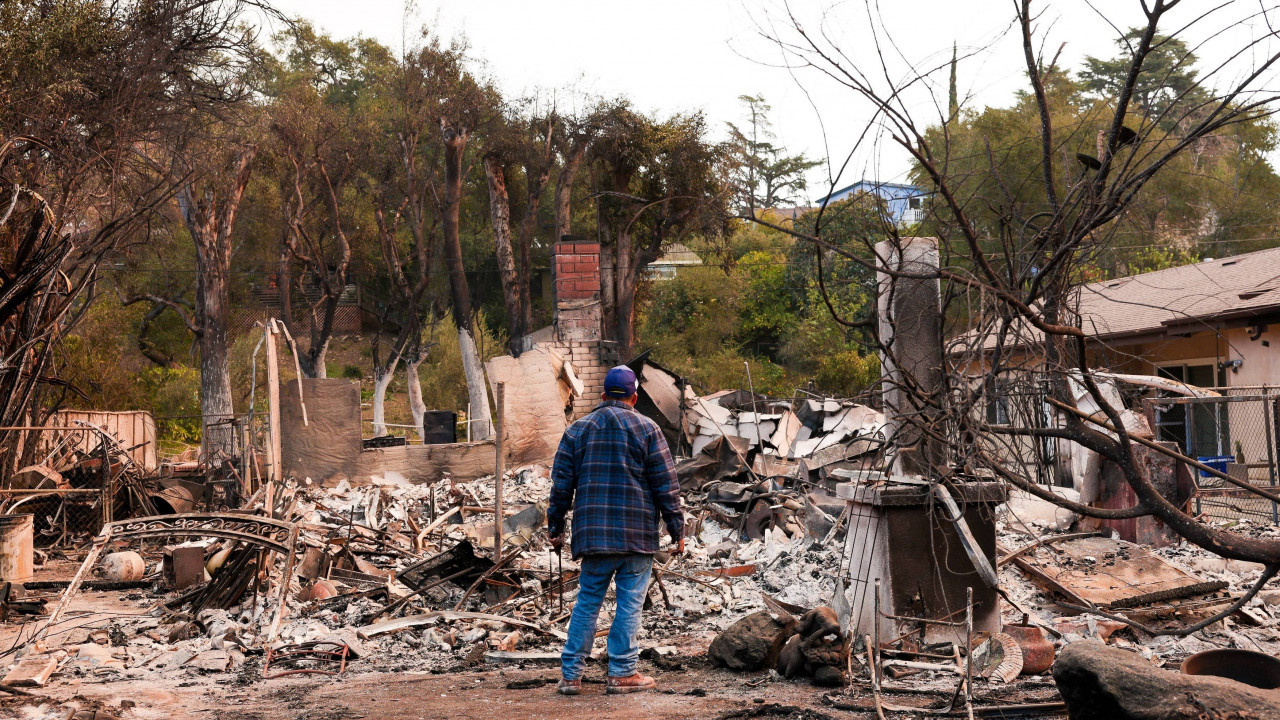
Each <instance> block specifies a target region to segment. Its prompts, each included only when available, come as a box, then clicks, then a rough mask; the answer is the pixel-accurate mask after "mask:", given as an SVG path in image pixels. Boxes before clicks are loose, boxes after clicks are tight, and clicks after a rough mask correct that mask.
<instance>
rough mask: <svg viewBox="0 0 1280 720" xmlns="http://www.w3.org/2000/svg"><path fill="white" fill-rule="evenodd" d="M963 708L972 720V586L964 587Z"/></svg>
mask: <svg viewBox="0 0 1280 720" xmlns="http://www.w3.org/2000/svg"><path fill="white" fill-rule="evenodd" d="M964 604H965V612H964V708H965V711H966V712H968V713H969V720H973V587H967V588H965V589H964Z"/></svg>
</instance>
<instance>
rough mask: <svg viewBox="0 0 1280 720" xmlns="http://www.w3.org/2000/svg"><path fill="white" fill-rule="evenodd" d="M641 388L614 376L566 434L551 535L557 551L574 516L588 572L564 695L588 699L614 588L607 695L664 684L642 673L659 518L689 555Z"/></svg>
mask: <svg viewBox="0 0 1280 720" xmlns="http://www.w3.org/2000/svg"><path fill="white" fill-rule="evenodd" d="M638 387H639V385H638V383H637V382H636V374H635V373H634V372H632V371H631V368H628V367H626V366H625V365H619V366H618V367H615V368H613V369H612V370H610V371H609V373H608V374H607V375H606V376H605V379H604V394H603V395H602V396H601V397H602V400H603V402H601V403H600V404H599V405H597V406H596V409H595V410H593V411H591V413H590V414H588V415H587V416H586V417H583V418H582V419H581V420H578V421H577V422H575V423H574V424H573V425H571V426H569V429H567V430H565V433H564V437H563V438H562V439H561V440H560V449H559V450H557V451H556V458H555V464H554V465H553V466H552V470H551V480H552V487H551V504H550V506H549V507H548V508H547V530H548V532H549V533H550V535H551V545H552V547H554V548H555V549H556V551H557V552H559V551H560V548H561V546H562V545H563V543H564V516H565V513H566V512H568V511H569V508H570V506H572V508H573V536H572V543H571V545H572V549H573V557H574V559H575V560H577V561H578V564H579V567H580V568H581V571H582V574H581V575H580V576H579V577H578V599H577V602H576V603H574V606H573V616H572V618H570V620H569V638H568V640H567V641H566V642H565V645H564V652H563V653H562V654H561V669H560V672H561V675H562V679H561V680H560V684H559V685H558V686H557V687H556V691H557V692H559V693H560V694H562V695H577V694H579V693H580V692H582V669H583V664H584V663H585V662H586V659H587V656H588V655H590V654H591V645H592V643H593V642H594V641H595V637H596V616H597V615H599V614H600V605H601V604H602V603H603V602H604V594H605V591H607V590H608V589H609V581H610V580H612V581H613V584H614V588H615V593H614V594H615V595H616V597H617V606H618V607H617V611H616V612H615V613H614V616H613V625H612V626H611V627H610V628H609V641H608V649H609V682H608V686H607V688H606V690H605V692H607V693H609V694H611V695H613V694H621V693H632V692H639V691H641V690H648V689H650V688H653V687H655V686H656V683H655V682H654V680H653V678H651V677H649V676H647V675H643V674H641V673H639V672H637V671H636V660H637V659H638V658H639V657H640V646H639V644H638V642H637V639H636V635H637V633H638V632H639V630H640V609H641V607H643V605H644V598H645V594H646V593H647V591H648V588H649V574H650V572H651V570H652V567H653V556H654V553H656V552H658V544H659V536H658V532H659V531H658V527H659V520H661V521H662V522H665V523H666V526H667V531H668V532H669V533H670V534H671V539H672V541H674V542H676V543H677V547H676V553H677V554H682V553H684V514H683V512H682V511H681V510H680V483H679V481H678V480H677V479H676V473H675V467H674V464H673V462H672V460H671V451H670V449H668V447H667V440H666V438H664V437H663V436H662V431H661V430H659V429H658V425H657V423H655V422H654V421H652V420H650V419H649V418H647V417H645V416H643V415H641V414H640V413H638V412H636V410H635V405H636V391H637V389H638Z"/></svg>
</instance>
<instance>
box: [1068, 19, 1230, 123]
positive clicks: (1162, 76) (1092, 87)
mask: <svg viewBox="0 0 1280 720" xmlns="http://www.w3.org/2000/svg"><path fill="white" fill-rule="evenodd" d="M1141 36H1142V28H1133V29H1131V30H1129V32H1127V33H1125V35H1124V36H1123V37H1121V38H1118V39H1117V40H1116V47H1117V48H1118V49H1119V53H1118V54H1117V55H1116V56H1115V57H1112V58H1096V57H1092V56H1087V57H1085V59H1084V69H1083V70H1081V71H1080V75H1079V77H1080V85H1081V89H1082V90H1083V91H1084V92H1085V93H1087V94H1088V95H1089V96H1090V97H1092V98H1094V99H1097V100H1100V101H1102V102H1103V103H1107V104H1110V103H1111V102H1112V101H1114V99H1115V97H1116V95H1118V94H1119V93H1120V88H1122V87H1124V81H1125V76H1126V75H1127V74H1128V72H1129V66H1130V63H1131V62H1132V61H1133V48H1134V47H1135V46H1136V45H1137V44H1138V40H1139V39H1140V38H1141ZM1195 64H1196V56H1195V53H1193V52H1191V50H1190V49H1189V48H1188V47H1187V44H1186V43H1185V42H1184V41H1183V40H1182V39H1181V38H1176V37H1166V36H1164V35H1157V36H1156V37H1155V38H1154V39H1153V40H1152V49H1151V52H1150V53H1148V54H1147V56H1146V59H1145V60H1144V61H1143V63H1142V70H1141V72H1139V73H1138V81H1137V83H1136V84H1135V85H1134V88H1133V101H1134V105H1135V107H1134V110H1135V111H1136V112H1137V114H1138V115H1139V116H1143V117H1146V118H1148V119H1151V120H1154V121H1155V122H1157V123H1158V124H1159V125H1160V126H1161V127H1162V128H1165V129H1169V128H1172V127H1173V126H1175V125H1176V124H1177V123H1178V122H1179V121H1180V120H1181V119H1182V117H1181V115H1182V111H1191V110H1193V109H1195V108H1197V107H1199V106H1200V104H1201V103H1203V102H1204V101H1205V100H1207V99H1208V93H1207V92H1205V90H1204V89H1203V88H1202V87H1201V86H1200V84H1199V81H1198V79H1197V72H1196V69H1195Z"/></svg>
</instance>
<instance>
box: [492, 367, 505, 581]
mask: <svg viewBox="0 0 1280 720" xmlns="http://www.w3.org/2000/svg"><path fill="white" fill-rule="evenodd" d="M506 389H507V384H506V383H505V382H500V383H498V386H497V387H496V388H494V393H493V395H494V405H495V406H496V409H497V411H498V426H497V428H495V430H496V431H497V440H496V441H495V442H494V446H495V447H496V449H497V458H496V459H495V460H494V465H493V561H494V562H497V561H498V560H501V559H502V474H503V472H505V470H506V468H504V467H503V465H504V463H503V460H504V458H503V457H502V431H503V429H504V427H503V426H504V425H506V423H504V422H503V419H504V418H503V417H502V414H503V396H504V395H506Z"/></svg>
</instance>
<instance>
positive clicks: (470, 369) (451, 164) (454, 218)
mask: <svg viewBox="0 0 1280 720" xmlns="http://www.w3.org/2000/svg"><path fill="white" fill-rule="evenodd" d="M440 126H441V131H442V133H443V135H444V212H443V213H442V214H443V223H442V229H443V234H444V238H443V244H444V256H445V264H446V266H447V267H448V269H449V294H450V297H451V298H452V300H453V324H454V327H456V328H457V330H458V349H459V350H460V351H461V353H462V370H463V373H464V374H465V375H466V378H467V397H468V399H469V400H470V401H471V403H470V404H471V416H470V417H468V418H467V420H468V421H470V420H472V419H479V420H482V421H486V422H478V423H474V424H473V425H472V430H471V437H472V439H474V440H488V439H489V434H490V433H489V423H488V422H487V421H488V420H489V419H490V413H489V392H488V388H486V387H485V381H484V365H483V363H482V362H481V360H480V351H479V349H477V347H476V340H475V331H474V329H473V328H472V320H471V290H470V288H469V287H468V286H467V275H466V268H465V267H464V266H463V264H462V244H461V241H460V240H459V238H458V215H459V211H460V209H461V205H462V153H463V151H465V150H466V147H467V139H468V132H467V130H466V129H465V128H458V127H454V126H452V125H450V124H449V123H448V122H446V121H444V120H442V121H441V122H440Z"/></svg>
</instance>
